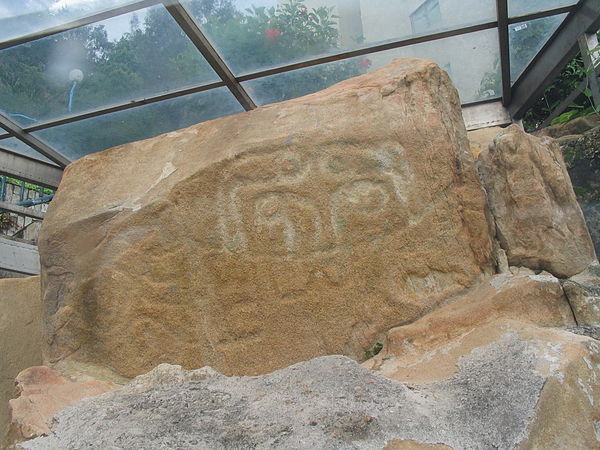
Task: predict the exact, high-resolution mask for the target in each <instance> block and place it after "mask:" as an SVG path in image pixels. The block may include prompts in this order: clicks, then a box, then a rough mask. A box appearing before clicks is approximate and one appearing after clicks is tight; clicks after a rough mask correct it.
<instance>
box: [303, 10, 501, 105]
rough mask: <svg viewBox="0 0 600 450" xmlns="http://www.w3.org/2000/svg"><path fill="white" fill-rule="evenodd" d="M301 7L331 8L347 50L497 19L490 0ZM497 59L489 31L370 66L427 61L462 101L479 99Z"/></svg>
mask: <svg viewBox="0 0 600 450" xmlns="http://www.w3.org/2000/svg"><path fill="white" fill-rule="evenodd" d="M305 3H306V5H307V7H309V8H316V7H319V6H330V7H331V6H332V7H334V14H336V15H337V16H339V19H337V20H338V29H339V33H340V46H341V47H342V48H346V49H352V48H356V47H358V46H360V45H363V44H375V43H379V42H385V41H389V40H399V39H403V38H410V37H412V36H416V35H423V34H431V33H435V32H438V31H442V30H446V29H451V28H462V27H465V26H468V25H473V24H475V23H481V22H488V21H494V20H495V17H496V2H495V1H494V0H306V2H305ZM461 55H462V56H461ZM498 55H499V50H498V33H497V31H496V30H495V29H491V30H486V31H481V32H478V33H476V34H469V35H463V36H457V37H452V38H447V39H442V40H437V41H433V42H428V43H423V44H418V45H415V46H412V47H405V48H400V49H397V50H391V51H388V52H385V53H383V54H380V55H370V56H369V59H370V60H371V61H372V62H373V66H374V67H378V66H381V65H384V64H386V63H387V62H389V61H390V59H391V58H393V57H413V56H416V57H423V58H429V59H432V60H434V61H436V62H437V63H438V64H439V65H440V66H441V67H443V68H444V69H445V70H446V71H447V72H448V73H449V74H450V76H451V77H452V80H453V82H454V84H455V86H456V87H457V88H458V90H459V92H460V94H461V100H462V102H463V103H467V102H472V101H477V100H480V99H482V96H481V95H480V92H479V91H480V87H481V80H482V79H483V78H484V76H485V75H486V74H489V73H490V72H497V71H498ZM495 94H496V95H499V92H496V93H495ZM488 95H492V93H491V92H488Z"/></svg>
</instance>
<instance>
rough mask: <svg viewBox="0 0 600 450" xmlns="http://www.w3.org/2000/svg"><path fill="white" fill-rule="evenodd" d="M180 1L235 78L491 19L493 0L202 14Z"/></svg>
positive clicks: (324, 1)
mask: <svg viewBox="0 0 600 450" xmlns="http://www.w3.org/2000/svg"><path fill="white" fill-rule="evenodd" d="M184 4H185V5H186V7H187V8H188V9H189V10H190V12H191V13H192V15H193V16H194V18H195V19H196V21H197V22H198V23H199V24H200V25H201V27H202V29H203V31H204V32H205V33H206V35H207V36H208V37H209V39H210V40H211V41H212V43H213V45H214V46H215V47H216V48H217V50H218V51H219V52H220V54H221V55H222V56H223V58H224V59H225V61H226V62H227V63H228V64H229V65H230V67H231V68H232V69H233V71H234V73H236V74H242V73H249V72H253V71H258V70H261V69H266V68H269V67H274V66H279V65H284V64H288V63H292V62H296V61H301V60H306V59H310V58H313V57H316V56H319V55H323V54H330V53H337V52H340V51H342V50H350V49H356V48H359V47H363V46H367V45H373V44H375V43H380V42H385V41H389V40H398V39H406V38H410V37H412V36H415V35H422V34H430V33H433V32H437V31H441V30H446V29H455V28H461V27H464V26H468V25H473V24H475V23H482V22H488V21H493V20H495V18H496V6H495V5H496V3H495V1H494V0H469V1H464V0H460V1H459V0H403V1H401V2H400V1H395V2H394V1H389V0H368V1H367V0H306V1H300V0H280V1H275V0H272V1H268V0H263V1H258V2H253V1H252V2H251V1H248V0H235V1H234V2H233V5H230V6H229V7H223V8H220V9H213V10H208V11H207V9H206V8H203V7H202V5H203V3H202V2H200V1H199V0H184ZM251 5H254V6H251Z"/></svg>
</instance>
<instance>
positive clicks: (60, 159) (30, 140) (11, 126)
mask: <svg viewBox="0 0 600 450" xmlns="http://www.w3.org/2000/svg"><path fill="white" fill-rule="evenodd" d="M0 127H1V128H4V129H5V130H6V131H8V132H9V133H10V134H12V135H13V136H14V137H16V138H17V139H19V140H20V141H22V142H24V143H25V144H27V145H29V146H30V147H31V148H33V149H34V150H37V151H38V152H40V153H41V154H42V155H44V156H45V157H46V158H48V159H49V160H51V161H53V162H55V163H56V164H58V165H59V166H60V167H66V166H67V165H68V164H69V163H70V162H71V160H70V159H69V158H67V157H66V156H64V155H63V154H62V153H60V152H58V151H56V150H55V149H54V148H52V147H51V146H49V145H48V144H46V143H45V142H43V141H40V140H39V139H38V138H36V137H35V136H33V135H31V134H28V133H26V132H25V131H23V129H22V128H21V127H20V126H19V125H17V124H16V123H15V122H13V121H12V120H10V119H9V118H7V117H6V116H4V115H2V114H0Z"/></svg>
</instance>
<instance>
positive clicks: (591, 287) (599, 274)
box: [563, 264, 600, 327]
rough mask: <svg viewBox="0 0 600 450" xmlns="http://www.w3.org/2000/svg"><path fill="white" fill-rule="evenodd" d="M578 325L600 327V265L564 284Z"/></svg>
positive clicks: (592, 266) (589, 268) (590, 267)
mask: <svg viewBox="0 0 600 450" xmlns="http://www.w3.org/2000/svg"><path fill="white" fill-rule="evenodd" d="M563 289H564V291H565V293H566V294H567V297H568V298H569V303H571V308H573V314H574V315H575V319H576V320H577V324H578V325H581V326H591V327H600V265H598V264H594V265H591V266H589V267H588V268H587V269H586V270H584V271H583V272H581V273H580V274H577V275H575V276H574V277H571V278H569V279H568V280H565V281H564V282H563Z"/></svg>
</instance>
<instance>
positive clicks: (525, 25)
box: [508, 14, 567, 83]
mask: <svg viewBox="0 0 600 450" xmlns="http://www.w3.org/2000/svg"><path fill="white" fill-rule="evenodd" d="M565 17H567V15H566V14H561V15H558V16H550V17H544V18H542V19H536V20H530V21H528V22H520V23H515V24H512V25H510V26H509V27H508V37H509V46H510V78H511V82H512V83H514V82H515V81H516V80H517V79H518V78H519V76H520V75H521V74H522V73H523V71H524V70H525V68H526V67H527V66H528V65H529V63H530V62H531V61H532V60H533V58H534V57H535V55H537V54H538V52H539V51H540V50H541V49H542V47H543V46H544V45H545V44H546V42H548V39H550V37H551V36H552V35H553V34H554V32H555V31H556V29H557V28H558V27H559V25H560V24H561V23H562V22H563V20H564V19H565Z"/></svg>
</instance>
